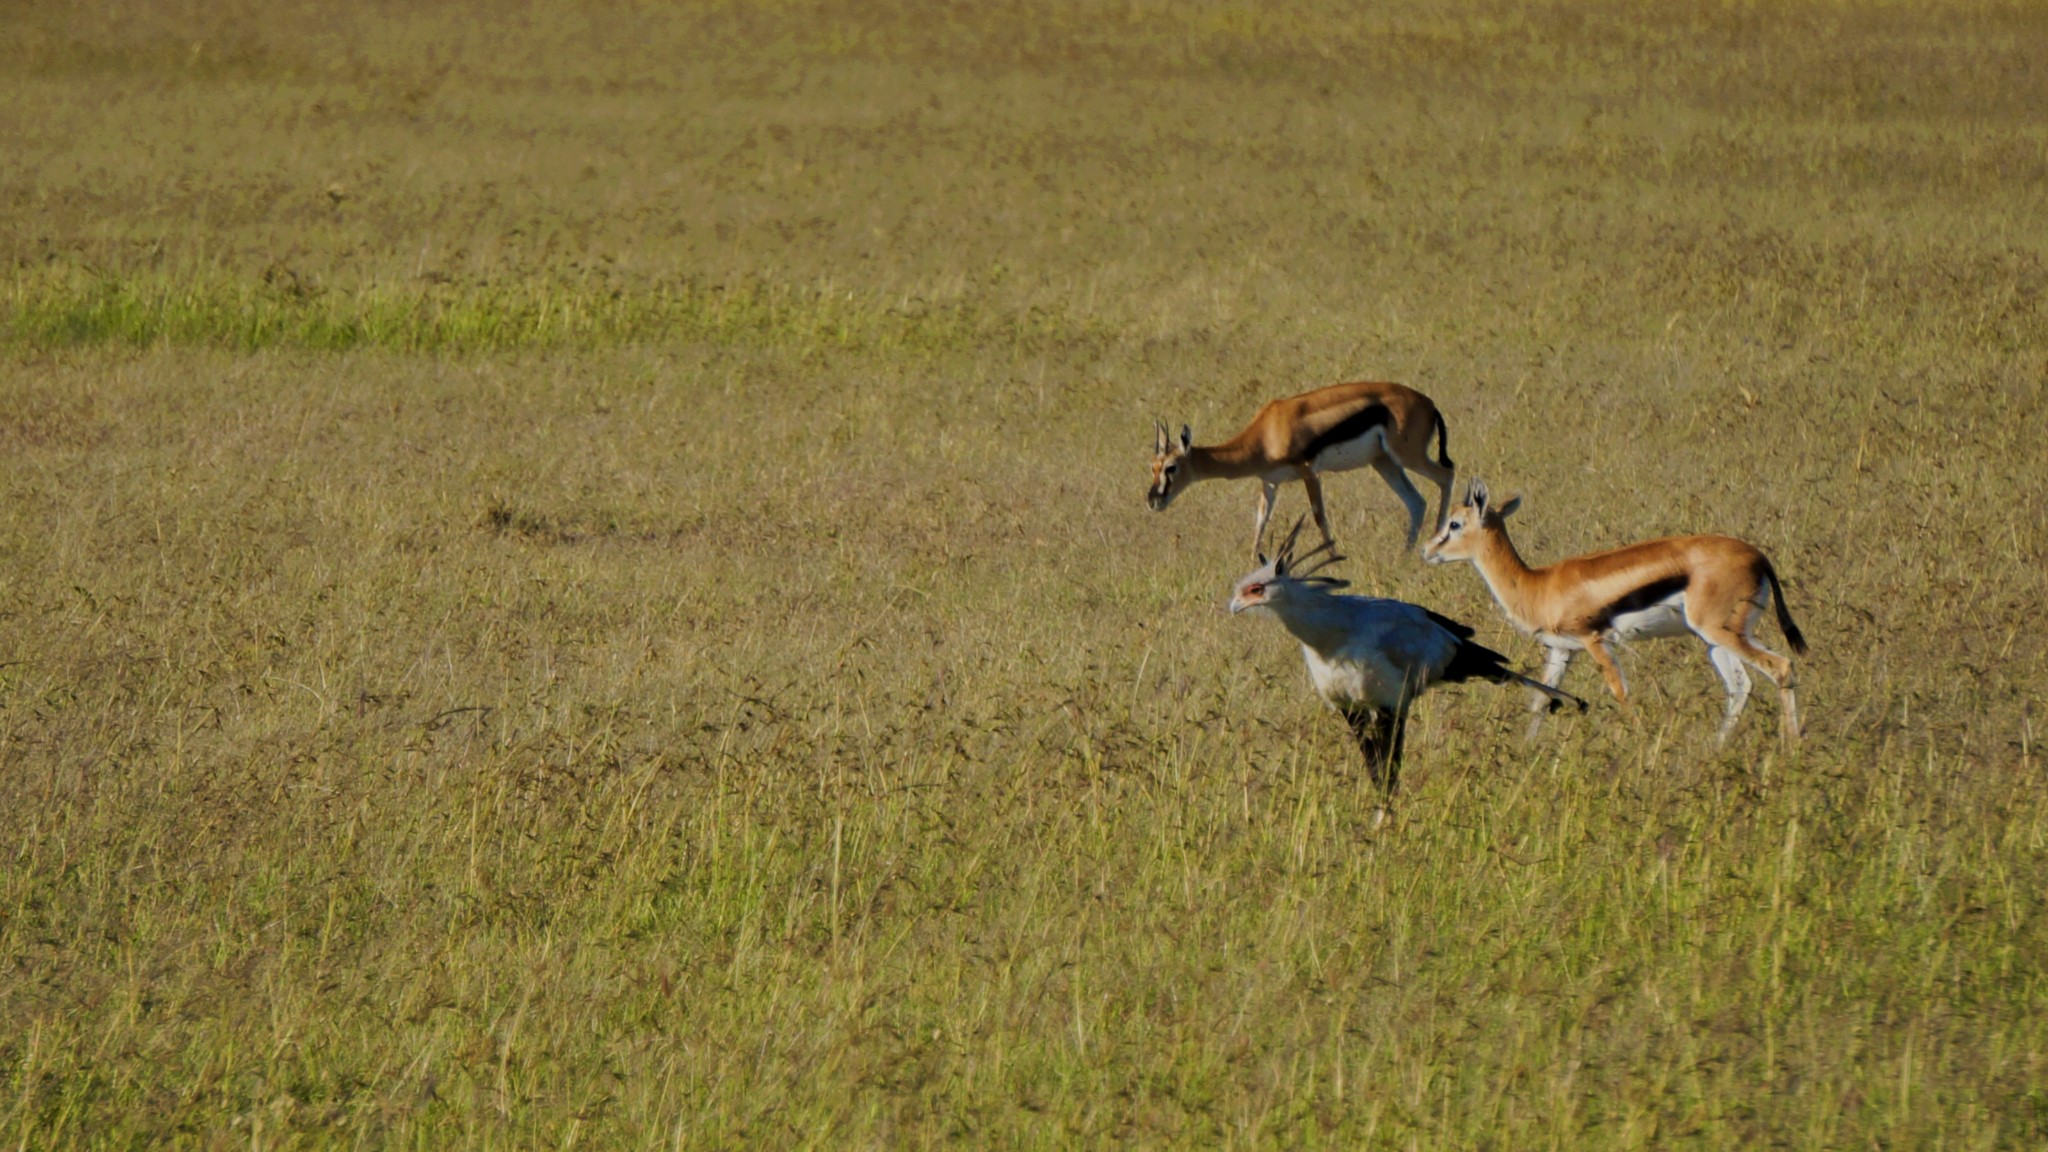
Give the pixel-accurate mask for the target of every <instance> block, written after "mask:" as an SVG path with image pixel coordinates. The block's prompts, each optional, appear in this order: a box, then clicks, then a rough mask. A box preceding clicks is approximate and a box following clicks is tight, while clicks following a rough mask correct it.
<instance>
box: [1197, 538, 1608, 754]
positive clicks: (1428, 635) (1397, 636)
mask: <svg viewBox="0 0 2048 1152" xmlns="http://www.w3.org/2000/svg"><path fill="white" fill-rule="evenodd" d="M1300 535H1301V521H1300V520H1296V521H1295V522H1294V529H1293V531H1290V532H1289V533H1288V534H1287V539H1286V540H1285V541H1284V542H1283V543H1282V544H1281V545H1280V554H1279V555H1278V556H1276V557H1274V558H1273V559H1272V560H1271V561H1267V560H1266V558H1265V557H1264V556H1261V557H1259V562H1260V567H1259V568H1258V569H1256V570H1255V571H1253V572H1252V573H1251V574H1250V575H1248V576H1246V577H1245V578H1244V579H1242V580H1239V581H1238V582H1237V589H1236V591H1235V592H1234V593H1233V594H1232V595H1231V597H1230V611H1231V614H1232V615H1235V614H1237V613H1239V612H1243V611H1245V610H1246V609H1250V608H1264V609H1267V610H1268V611H1270V612H1272V613H1273V614H1274V615H1275V616H1278V617H1279V618H1280V623H1281V624H1283V625H1285V626H1286V628H1287V631H1288V632H1290V633H1292V634H1293V635H1294V638H1295V639H1296V640H1299V641H1300V642H1301V656H1302V659H1303V660H1305V661H1306V662H1307V663H1308V674H1309V679H1311V680H1313V681H1314V682H1315V686H1316V693H1317V694H1318V695H1320V696H1321V697H1322V698H1323V700H1324V701H1325V702H1327V703H1328V704H1329V705H1330V707H1332V708H1334V709H1336V710H1337V711H1338V712H1339V713H1340V714H1341V715H1343V717H1344V720H1345V722H1346V723H1347V724H1349V725H1350V726H1351V735H1352V738H1353V739H1355V740H1357V741H1358V750H1359V752H1360V753H1362V754H1363V755H1364V756H1365V770H1366V773H1367V775H1369V776H1370V777H1371V778H1372V782H1373V783H1375V784H1377V785H1379V786H1380V787H1381V788H1383V789H1384V790H1385V791H1386V792H1387V793H1388V794H1392V792H1393V791H1394V788H1395V786H1396V785H1397V784H1399V783H1400V775H1401V746H1402V744H1403V743H1404V737H1405V735H1406V733H1407V730H1408V708H1409V706H1410V705H1412V704H1413V703H1414V702H1415V698H1416V697H1417V696H1420V695H1422V693H1423V690H1424V689H1427V688H1429V687H1431V686H1432V685H1436V684H1455V683H1458V682H1460V681H1464V680H1489V681H1492V682H1493V683H1495V684H1526V685H1528V686H1529V687H1530V688H1533V689H1535V690H1536V691H1537V692H1540V693H1542V694H1543V695H1544V696H1545V697H1547V698H1548V699H1549V700H1551V701H1552V702H1553V704H1576V705H1578V706H1579V707H1580V708H1581V709H1584V708H1585V706H1586V702H1585V701H1584V700H1581V699H1579V698H1578V697H1576V696H1573V695H1572V694H1570V693H1569V692H1562V691H1559V690H1558V689H1557V688H1556V687H1553V686H1547V685H1543V684H1538V683H1537V682H1536V681H1534V680H1531V679H1529V678H1528V677H1527V676H1524V675H1522V674H1521V673H1519V672H1516V671H1514V670H1513V669H1511V668H1509V667H1508V666H1507V658H1506V657H1504V656H1502V655H1501V654H1500V653H1498V652H1495V651H1494V650H1492V649H1491V648H1487V647H1484V646H1482V645H1479V644H1474V643H1473V642H1472V629H1470V628H1468V627H1466V626H1465V625H1463V624H1460V623H1458V622H1457V621H1456V620H1451V619H1448V618H1446V617H1443V616H1439V615H1437V614H1436V613H1434V612H1431V611H1430V610H1428V609H1427V608H1419V607H1417V606H1415V605H1413V604H1407V603H1403V602H1402V601H1399V600H1379V599H1374V598H1372V597H1369V596H1343V595H1339V594H1337V593H1336V592H1334V591H1332V589H1336V588H1342V587H1344V581H1342V580H1335V579H1332V578H1330V577H1328V576H1318V575H1316V573H1318V572H1320V571H1322V570H1323V569H1324V568H1327V567H1329V566H1330V565H1332V564H1334V563H1336V562H1337V561H1338V559H1340V557H1338V556H1337V555H1336V552H1335V550H1334V549H1332V548H1331V546H1330V544H1329V542H1328V541H1324V542H1323V543H1322V544H1320V545H1318V546H1317V547H1315V548H1314V549H1311V550H1310V551H1308V552H1306V553H1304V554H1302V555H1300V556H1296V555H1295V554H1294V541H1295V538H1296V537H1298V536H1300ZM1325 552H1327V553H1328V554H1327V555H1322V556H1320V557H1319V556H1318V554H1319V553H1325ZM1311 561H1313V562H1312V563H1311Z"/></svg>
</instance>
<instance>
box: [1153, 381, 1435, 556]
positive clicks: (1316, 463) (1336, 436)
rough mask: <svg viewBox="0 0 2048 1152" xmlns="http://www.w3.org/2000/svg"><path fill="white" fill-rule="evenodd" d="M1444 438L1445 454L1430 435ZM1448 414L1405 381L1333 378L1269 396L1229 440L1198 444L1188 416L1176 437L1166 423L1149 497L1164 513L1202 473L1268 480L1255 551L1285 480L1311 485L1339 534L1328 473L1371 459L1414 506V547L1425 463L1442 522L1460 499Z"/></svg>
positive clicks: (1315, 506) (1320, 514) (1313, 504)
mask: <svg viewBox="0 0 2048 1152" xmlns="http://www.w3.org/2000/svg"><path fill="white" fill-rule="evenodd" d="M1432 435H1434V436H1435V437H1436V455H1437V458H1436V459H1434V460H1431V459H1430V458H1429V440H1430V437H1431V436H1432ZM1445 440H1446V437H1445V431H1444V418H1443V415H1442V414H1441V413H1439V412H1438V411H1437V408H1436V404H1435V402H1433V401H1431V400H1430V398H1429V397H1427V396H1424V395H1423V394H1422V393H1420V392H1417V391H1416V390H1415V389H1413V388H1410V387H1408V386H1407V385H1405V384H1382V383H1371V382H1362V383H1355V384H1332V385H1331V386H1329V387H1328V388H1318V389H1316V390H1315V391H1313V392H1304V393H1302V394H1301V395H1299V396H1289V397H1286V398H1284V399H1280V400H1272V401H1268V402H1267V403H1266V404H1265V405H1264V406H1262V407H1261V408H1260V409H1259V411H1258V414H1257V415H1255V416H1253V417H1252V420H1251V423H1249V424H1247V425H1245V426H1244V429H1243V430H1242V431H1240V432H1239V433H1238V434H1237V435H1235V436H1233V437H1231V438H1230V439H1228V440H1225V441H1223V442H1222V443H1220V444H1204V445H1199V446H1198V445H1196V443H1195V440H1194V434H1193V432H1192V431H1191V430H1190V429H1189V428H1188V427H1187V425H1185V424H1183V425H1181V429H1180V438H1179V439H1178V440H1176V439H1174V438H1173V437H1172V436H1171V435H1169V434H1168V433H1167V431H1166V425H1164V424H1159V425H1158V426H1157V435H1156V436H1155V438H1154V440H1153V443H1152V486H1151V488H1150V490H1149V491H1147V492H1146V494H1145V500H1146V502H1147V503H1149V504H1150V505H1151V506H1152V510H1153V511H1154V512H1164V511H1165V510H1166V506H1167V505H1169V504H1171V503H1173V498H1174V497H1175V496H1178V495H1180V493H1181V491H1182V490H1183V489H1185V488H1186V487H1187V486H1188V485H1190V484H1193V483H1195V482H1197V481H1200V480H1235V479H1239V478H1241V477H1247V476H1256V477H1258V480H1259V486H1260V487H1259V512H1258V519H1257V524H1256V526H1255V527H1254V529H1253V531H1252V551H1253V552H1255V553H1256V552H1257V551H1259V548H1260V545H1261V544H1262V543H1263V542H1264V540H1265V538H1266V521H1267V520H1268V519H1270V518H1271V517H1272V515H1273V500H1274V498H1275V496H1276V495H1277V493H1278V491H1279V487H1280V485H1282V484H1287V483H1291V482H1293V481H1296V480H1299V481H1300V482H1301V485H1302V487H1304V488H1306V489H1307V490H1308V506H1309V510H1310V511H1311V512H1313V513H1314V514H1315V518H1316V527H1317V528H1319V529H1321V530H1322V533H1323V542H1324V543H1325V544H1329V543H1332V542H1333V540H1334V538H1333V537H1332V536H1331V535H1330V518H1329V516H1328V514H1327V513H1325V512H1324V510H1323V484H1322V481H1321V480H1320V479H1318V478H1317V477H1318V476H1319V474H1321V473H1324V472H1343V471H1347V470H1349V469H1352V468H1363V467H1365V466H1366V465H1368V464H1370V465H1372V467H1373V469H1374V470H1375V471H1377V472H1378V473H1379V474H1380V478H1381V479H1383V480H1385V481H1386V482H1387V486H1388V487H1390V488H1392V489H1393V490H1394V495H1396V496H1398V497H1400V498H1401V503H1402V504H1403V505H1405V506H1406V507H1407V509H1408V546H1409V547H1410V548H1413V547H1414V546H1415V540H1416V537H1417V536H1419V535H1420V534H1421V532H1422V518H1423V517H1424V516H1425V515H1427V514H1428V511H1429V504H1428V502H1427V501H1425V500H1423V498H1422V493H1420V492H1417V491H1416V490H1415V485H1414V484H1411V483H1409V481H1408V476H1407V473H1408V472H1419V473H1421V474H1422V475H1424V476H1426V477H1428V478H1429V479H1430V480H1431V481H1433V482H1434V483H1435V484H1436V486H1437V489H1438V499H1437V510H1436V523H1437V526H1438V527H1442V526H1443V522H1444V513H1445V511H1446V510H1447V509H1448V508H1449V507H1450V503H1451V484H1452V479H1453V477H1454V476H1455V472H1454V469H1455V468H1456V465H1454V464H1453V463H1452V462H1451V454H1450V451H1449V449H1448V447H1447V446H1446V443H1445Z"/></svg>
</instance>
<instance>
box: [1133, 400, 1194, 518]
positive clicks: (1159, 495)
mask: <svg viewBox="0 0 2048 1152" xmlns="http://www.w3.org/2000/svg"><path fill="white" fill-rule="evenodd" d="M1152 427H1153V432H1154V435H1153V439H1152V487H1151V489H1150V490H1149V491H1147V492H1146V493H1145V503H1147V504H1150V505H1151V506H1152V510H1153V511H1154V512H1164V511H1166V506H1167V505H1168V504H1171V503H1173V498H1174V497H1175V496H1177V495H1179V494H1180V490H1181V489H1182V488H1184V487H1186V484H1187V455H1188V452H1189V451H1191V450H1192V449H1193V448H1194V446H1195V437H1194V433H1193V432H1192V431H1191V430H1190V429H1189V428H1188V426H1187V425H1185V424H1183V425H1181V426H1180V439H1179V440H1177V441H1176V440H1175V439H1174V438H1173V437H1172V436H1170V435H1168V434H1167V431H1166V425H1164V424H1162V423H1160V422H1159V421H1156V420H1155V421H1153V422H1152Z"/></svg>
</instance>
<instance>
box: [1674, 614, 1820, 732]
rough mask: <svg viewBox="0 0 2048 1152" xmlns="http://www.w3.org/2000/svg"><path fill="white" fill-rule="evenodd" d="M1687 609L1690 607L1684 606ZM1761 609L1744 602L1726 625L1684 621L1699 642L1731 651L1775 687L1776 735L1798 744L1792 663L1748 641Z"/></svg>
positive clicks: (1796, 707) (1796, 705) (1797, 710)
mask: <svg viewBox="0 0 2048 1152" xmlns="http://www.w3.org/2000/svg"><path fill="white" fill-rule="evenodd" d="M1687 607H1688V609H1690V607H1691V605H1690V604H1688V605H1687ZM1761 611H1762V608H1761V607H1760V606H1759V605H1758V604H1757V602H1756V601H1755V600H1744V601H1742V602H1741V603H1740V604H1738V605H1737V606H1736V608H1735V611H1734V613H1733V615H1734V617H1735V618H1734V619H1733V620H1732V621H1729V622H1728V623H1725V624H1724V623H1720V622H1718V621H1712V620H1688V621H1687V623H1689V624H1691V625H1692V630H1693V631H1694V632H1697V633H1698V634H1699V636H1700V638H1701V639H1702V640H1705V641H1706V642H1707V643H1708V644H1710V645H1713V646H1714V647H1716V648H1726V649H1730V650H1732V651H1733V652H1734V653H1735V654H1736V655H1738V656H1740V657H1741V658H1742V659H1743V660H1745V661H1747V662H1748V663H1749V664H1750V665H1751V666H1752V667H1754V668H1755V669H1756V670H1757V671H1759V672H1761V673H1763V674H1764V675H1765V676H1766V677H1768V678H1769V679H1770V681H1771V683H1773V684H1776V685H1777V686H1778V733H1779V735H1780V736H1782V737H1783V738H1784V740H1785V742H1786V743H1788V744H1797V743H1798V742H1799V733H1800V728H1799V700H1798V698H1797V696H1795V695H1794V693H1793V680H1794V677H1793V671H1792V661H1790V660H1787V659H1786V658H1785V657H1783V656H1780V655H1778V654H1777V653H1776V652H1773V651H1771V650H1770V649H1769V648H1766V647H1764V646H1763V645H1761V644H1758V643H1757V642H1756V641H1754V640H1752V639H1750V634H1749V633H1750V626H1751V625H1752V624H1754V623H1755V622H1756V617H1757V614H1758V613H1759V612H1761Z"/></svg>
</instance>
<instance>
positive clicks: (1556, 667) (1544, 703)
mask: <svg viewBox="0 0 2048 1152" xmlns="http://www.w3.org/2000/svg"><path fill="white" fill-rule="evenodd" d="M1571 662H1572V650H1571V649H1569V648H1551V649H1550V650H1549V652H1548V653H1547V654H1546V655H1545V656H1544V657H1543V675H1542V676H1540V677H1538V678H1537V679H1539V680H1541V681H1542V682H1543V685H1544V686H1545V687H1547V688H1555V687H1557V686H1558V685H1559V684H1561V683H1563V682H1564V670H1565V669H1566V668H1568V667H1570V666H1571ZM1529 695H1530V697H1531V698H1530V700H1529V713H1530V715H1529V730H1528V732H1527V734H1526V735H1524V736H1523V739H1525V740H1534V739H1535V738H1536V732H1537V730H1538V729H1540V728H1542V727H1543V715H1544V713H1546V712H1548V711H1550V710H1551V709H1552V708H1555V707H1557V704H1556V702H1555V701H1553V700H1552V699H1551V698H1550V697H1548V696H1545V695H1544V694H1543V693H1541V692H1531V693H1530V694H1529Z"/></svg>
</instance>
